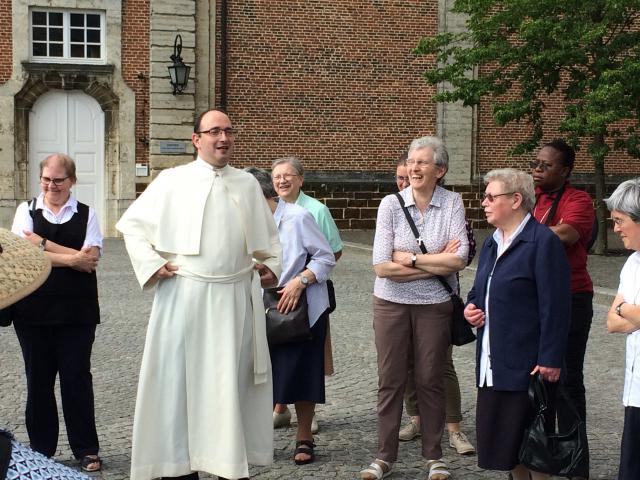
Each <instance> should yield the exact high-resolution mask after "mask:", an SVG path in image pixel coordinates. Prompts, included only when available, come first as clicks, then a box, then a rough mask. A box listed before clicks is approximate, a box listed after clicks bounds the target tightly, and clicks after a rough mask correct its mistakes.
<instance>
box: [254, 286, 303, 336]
mask: <svg viewBox="0 0 640 480" xmlns="http://www.w3.org/2000/svg"><path fill="white" fill-rule="evenodd" d="M278 290H282V287H275V288H265V289H264V291H263V293H262V300H263V301H264V308H265V316H266V318H267V341H268V342H269V343H270V344H271V345H280V344H282V343H292V342H301V341H304V340H309V339H310V338H311V328H310V327H309V315H308V314H307V295H306V292H302V295H300V298H299V299H298V305H297V306H296V308H295V310H291V311H290V312H289V313H287V314H283V313H280V312H279V311H278V308H277V307H278V301H279V300H280V297H281V295H279V294H278Z"/></svg>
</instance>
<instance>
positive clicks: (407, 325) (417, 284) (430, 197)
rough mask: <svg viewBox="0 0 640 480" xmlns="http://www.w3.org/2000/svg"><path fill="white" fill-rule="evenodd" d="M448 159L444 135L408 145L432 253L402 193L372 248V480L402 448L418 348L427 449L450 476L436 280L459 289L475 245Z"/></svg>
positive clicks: (431, 462)
mask: <svg viewBox="0 0 640 480" xmlns="http://www.w3.org/2000/svg"><path fill="white" fill-rule="evenodd" d="M448 163H449V158H448V154H447V150H446V148H445V146H444V144H443V143H442V141H441V140H440V139H438V138H436V137H422V138H418V139H416V140H414V141H413V142H412V143H411V145H410V147H409V157H408V160H407V167H408V173H409V178H410V180H409V181H410V183H411V185H410V186H409V187H408V188H406V189H404V190H403V191H402V192H401V193H400V195H401V196H402V199H403V202H404V204H405V205H406V207H407V209H408V211H409V213H410V215H411V217H412V218H413V221H414V223H415V224H416V227H417V229H418V233H419V239H420V240H421V241H422V242H423V243H424V245H425V247H426V250H427V253H426V254H423V253H422V252H421V250H420V247H419V245H418V242H417V241H416V237H415V236H414V234H413V232H412V230H411V227H410V226H409V223H408V222H407V219H406V218H405V215H404V213H403V209H402V206H401V205H400V202H399V200H398V198H397V197H396V195H395V194H394V195H388V196H387V197H385V198H384V199H383V200H382V202H381V203H380V208H379V210H378V219H377V223H376V234H375V240H374V247H373V265H374V269H375V272H376V275H377V278H376V281H375V287H374V298H373V324H374V330H375V341H376V349H377V352H378V377H379V388H378V453H377V456H376V459H375V460H374V462H373V463H372V464H371V465H370V466H369V467H368V468H366V469H364V470H362V471H361V472H360V476H361V478H363V479H366V480H370V479H371V480H375V479H378V478H382V477H383V476H386V474H387V473H388V472H389V471H390V470H391V467H392V464H393V462H394V461H395V460H396V458H397V453H398V431H399V428H400V420H401V416H402V398H403V392H404V387H405V383H406V381H407V368H408V355H409V351H411V344H412V345H413V352H414V365H415V382H416V389H417V396H418V405H419V410H420V413H421V415H422V416H423V417H424V418H425V419H426V418H428V419H429V421H428V422H427V421H425V422H421V426H420V428H421V433H422V454H423V456H424V457H425V459H426V460H427V468H428V469H429V478H430V479H432V480H444V479H447V478H449V477H450V474H449V472H448V471H447V467H446V465H445V463H444V462H443V461H442V458H441V457H442V449H441V447H440V441H441V437H442V431H443V428H444V423H445V403H444V387H443V374H442V372H443V365H444V362H445V358H446V353H447V348H448V347H449V344H450V322H451V313H452V305H451V300H450V295H449V293H447V290H446V289H445V288H444V287H443V286H442V284H441V283H440V282H439V281H438V279H437V278H436V276H437V275H441V276H443V277H445V278H446V279H447V281H448V282H449V285H450V286H451V287H452V289H453V290H454V291H456V290H457V288H458V285H457V280H456V275H455V273H456V272H457V271H459V270H462V269H463V268H464V266H465V265H466V259H467V253H468V249H469V244H468V240H467V234H466V228H465V212H464V206H463V204H462V199H461V197H460V195H459V194H457V193H453V192H450V191H448V190H445V189H444V188H442V187H441V186H439V184H440V183H441V182H442V179H443V177H444V175H445V174H446V173H447V169H448Z"/></svg>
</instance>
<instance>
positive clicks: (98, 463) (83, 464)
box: [80, 455, 102, 473]
mask: <svg viewBox="0 0 640 480" xmlns="http://www.w3.org/2000/svg"><path fill="white" fill-rule="evenodd" d="M80 468H82V471H83V472H89V473H91V472H99V471H100V470H102V460H100V457H99V456H98V455H85V456H84V457H82V460H80Z"/></svg>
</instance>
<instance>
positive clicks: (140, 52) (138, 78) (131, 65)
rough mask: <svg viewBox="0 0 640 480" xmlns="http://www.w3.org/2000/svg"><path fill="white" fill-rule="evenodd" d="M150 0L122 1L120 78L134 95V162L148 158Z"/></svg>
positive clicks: (147, 159)
mask: <svg viewBox="0 0 640 480" xmlns="http://www.w3.org/2000/svg"><path fill="white" fill-rule="evenodd" d="M150 13H151V12H150V0H123V1H122V78H123V79H124V81H125V82H126V83H127V85H128V86H129V87H130V88H131V89H132V90H133V91H134V93H135V96H136V162H137V163H147V162H148V161H149V48H150V45H151V42H150V40H149V38H150V35H149V17H150Z"/></svg>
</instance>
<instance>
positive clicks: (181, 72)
mask: <svg viewBox="0 0 640 480" xmlns="http://www.w3.org/2000/svg"><path fill="white" fill-rule="evenodd" d="M181 53H182V37H181V36H180V35H176V39H175V41H174V42H173V55H171V57H169V58H171V61H172V62H173V65H171V66H170V67H167V68H168V69H169V77H170V80H169V81H170V82H171V86H172V87H173V94H174V95H175V94H176V93H182V91H183V90H184V89H185V88H187V82H188V81H189V72H190V71H191V67H190V66H188V65H185V64H184V62H183V61H182V57H181V56H180V54H181Z"/></svg>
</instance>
